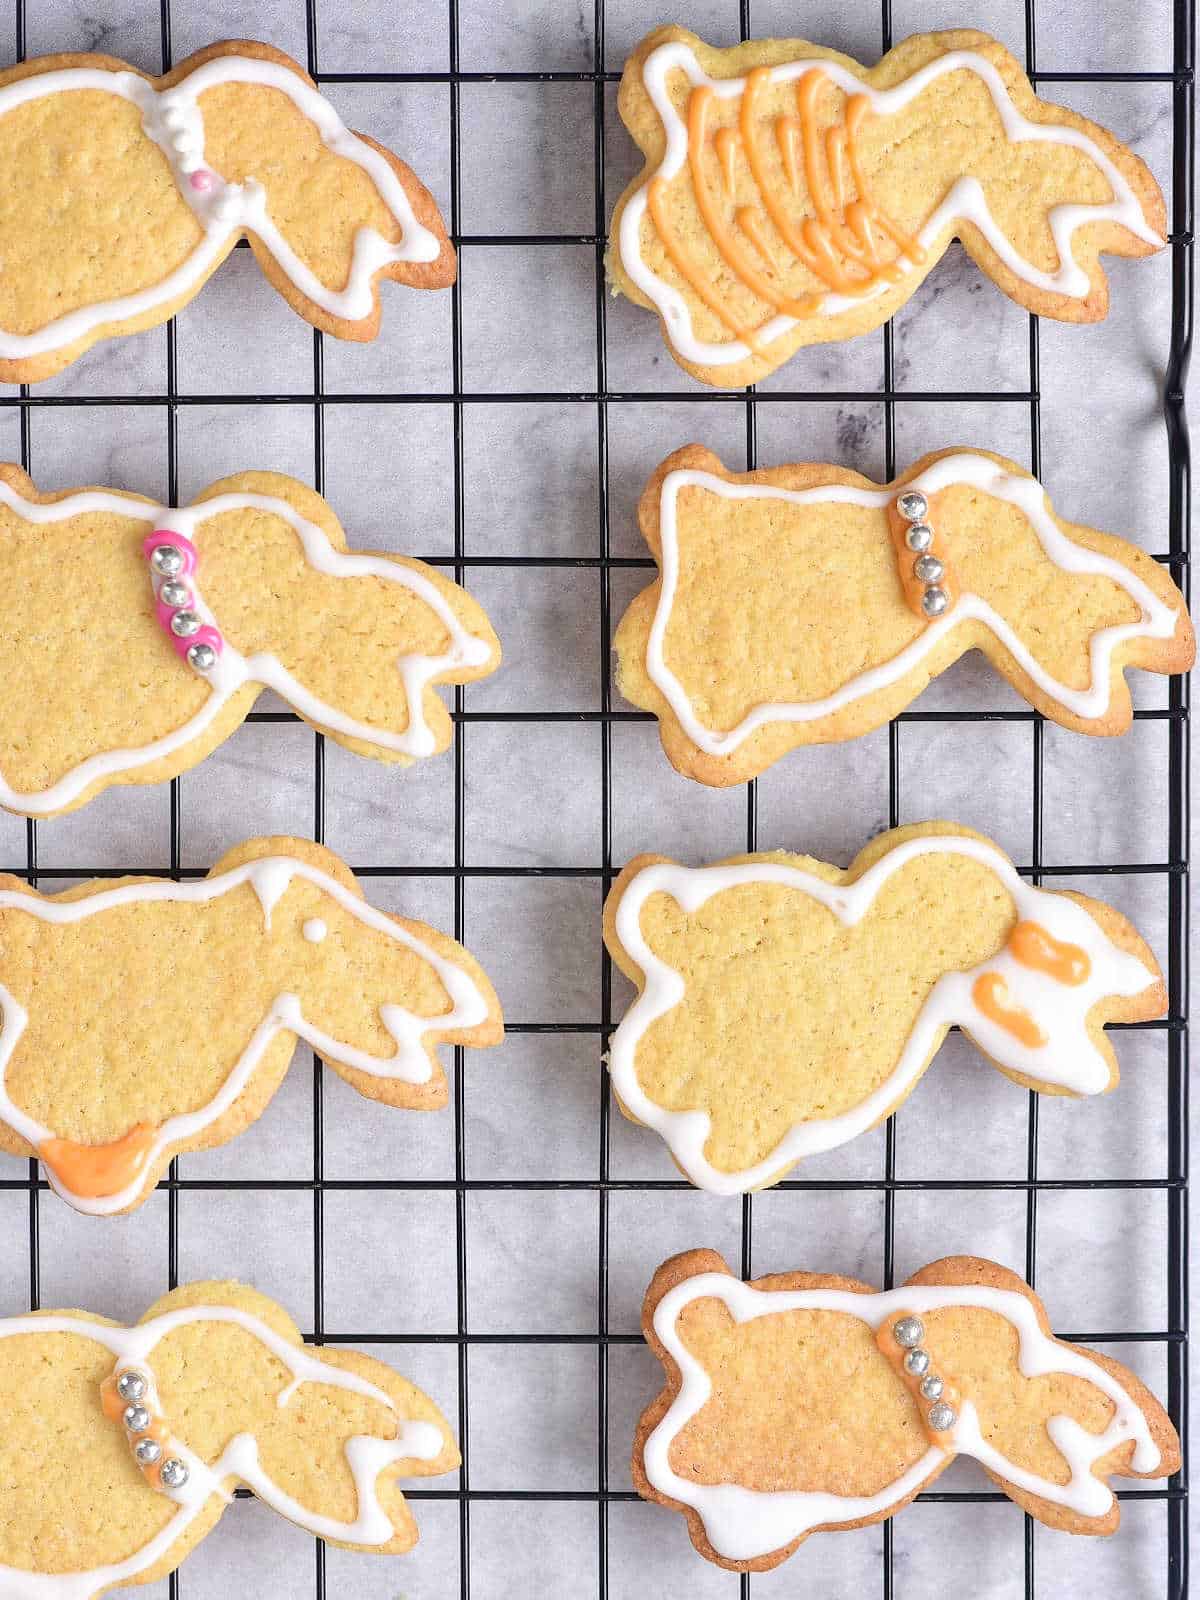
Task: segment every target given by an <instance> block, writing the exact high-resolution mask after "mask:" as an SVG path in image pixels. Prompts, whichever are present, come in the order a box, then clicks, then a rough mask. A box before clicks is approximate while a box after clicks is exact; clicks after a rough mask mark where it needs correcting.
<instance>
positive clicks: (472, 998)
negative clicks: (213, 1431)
mask: <svg viewBox="0 0 1200 1600" xmlns="http://www.w3.org/2000/svg"><path fill="white" fill-rule="evenodd" d="M293 878H302V879H303V880H304V881H305V882H307V883H313V884H316V885H317V887H318V888H319V889H320V890H321V891H322V893H324V894H327V895H329V897H330V898H331V899H332V900H335V901H336V902H337V904H338V905H339V906H340V907H341V908H342V910H343V911H347V912H349V914H350V915H351V916H352V917H354V918H355V919H356V921H358V922H361V923H362V924H363V925H364V926H365V927H368V928H371V929H372V930H373V931H374V932H376V933H382V934H385V935H386V936H387V937H388V938H389V939H394V940H395V941H396V943H397V944H401V945H404V946H405V947H406V948H407V949H409V950H411V951H413V952H414V953H415V954H416V955H418V956H419V957H420V958H421V960H422V961H425V962H427V963H428V964H429V966H430V967H432V968H433V970H434V972H435V973H436V974H437V976H438V979H439V980H440V982H441V984H442V986H443V988H444V989H445V990H446V993H447V994H448V995H449V996H450V1000H451V1009H450V1010H449V1011H446V1012H442V1013H441V1014H440V1015H438V1016H432V1017H423V1016H419V1015H418V1014H417V1013H416V1012H412V1011H408V1010H406V1009H405V1007H404V1006H400V1005H392V1004H388V1005H381V1006H380V1008H379V1020H380V1021H381V1022H382V1023H383V1025H384V1027H385V1028H386V1029H387V1031H388V1033H389V1034H391V1036H392V1038H393V1039H394V1040H395V1042H396V1048H395V1051H394V1052H393V1053H392V1054H391V1055H390V1056H373V1055H370V1054H368V1053H367V1052H366V1051H365V1050H358V1049H356V1048H355V1047H354V1046H353V1045H348V1044H346V1043H344V1042H343V1041H342V1040H340V1039H335V1038H333V1037H332V1035H330V1034H328V1033H325V1032H323V1031H322V1030H321V1029H320V1028H318V1027H316V1026H315V1025H314V1024H313V1023H311V1022H309V1021H308V1020H307V1019H306V1017H305V1015H304V1011H303V1006H302V1001H301V999H300V996H299V995H295V994H281V995H278V996H277V997H276V999H275V1000H274V1002H273V1004H272V1005H271V1007H270V1010H269V1011H268V1013H267V1015H266V1016H265V1017H264V1018H263V1020H262V1022H261V1023H260V1024H259V1026H258V1027H257V1028H256V1029H255V1031H254V1033H253V1035H252V1036H251V1039H250V1042H249V1044H248V1045H247V1046H246V1048H245V1050H244V1051H243V1052H242V1054H241V1056H240V1057H239V1059H238V1061H237V1062H236V1064H235V1065H234V1067H233V1069H232V1071H231V1072H230V1074H229V1076H228V1077H227V1078H226V1079H225V1082H224V1083H223V1084H222V1085H221V1088H220V1090H219V1091H218V1093H217V1094H216V1095H214V1097H213V1098H212V1099H211V1100H210V1101H209V1102H208V1104H207V1105H205V1106H201V1107H200V1109H199V1110H198V1111H187V1112H181V1113H180V1114H179V1115H178V1116H174V1117H168V1118H167V1120H166V1122H164V1123H163V1124H162V1126H161V1127H160V1128H159V1129H158V1130H157V1132H156V1134H155V1140H154V1144H153V1146H152V1148H151V1151H150V1153H149V1156H148V1157H147V1159H146V1162H145V1163H144V1166H143V1172H145V1171H149V1170H150V1169H151V1168H152V1167H153V1166H154V1164H155V1162H156V1161H157V1160H158V1158H159V1156H160V1155H161V1154H162V1152H163V1151H164V1150H165V1149H166V1148H167V1146H168V1145H170V1144H175V1143H180V1142H182V1141H184V1140H187V1139H191V1138H193V1137H194V1136H195V1135H196V1134H198V1133H200V1132H201V1131H202V1130H203V1129H204V1128H207V1127H209V1126H210V1125H211V1124H212V1123H213V1122H215V1121H216V1120H217V1118H218V1117H219V1116H221V1115H222V1113H223V1112H225V1111H226V1110H228V1108H229V1107H230V1106H231V1105H232V1104H233V1102H234V1101H235V1100H236V1099H237V1097H238V1095H239V1094H241V1092H242V1090H243V1089H244V1088H245V1087H246V1084H247V1083H248V1082H249V1079H250V1076H251V1074H252V1073H253V1071H254V1069H255V1067H256V1066H257V1065H258V1063H259V1061H260V1060H261V1059H262V1055H263V1052H264V1051H265V1050H266V1048H267V1046H268V1045H269V1044H270V1043H271V1041H272V1039H274V1038H275V1036H276V1034H278V1033H281V1032H284V1031H287V1032H289V1033H294V1034H296V1035H297V1036H298V1037H299V1038H301V1039H304V1040H306V1041H307V1042H308V1043H309V1044H310V1045H311V1046H312V1047H313V1049H314V1050H315V1051H316V1052H317V1054H318V1055H320V1056H323V1057H327V1058H328V1059H329V1060H331V1061H339V1062H341V1063H342V1065H343V1066H347V1067H354V1068H356V1069H357V1070H358V1071H359V1072H367V1073H370V1074H371V1076H372V1077H375V1078H399V1079H401V1080H402V1081H403V1082H405V1083H428V1081H429V1079H430V1077H431V1076H432V1072H433V1068H432V1066H431V1065H430V1061H429V1056H428V1053H427V1051H426V1048H425V1043H424V1036H425V1034H427V1033H430V1032H436V1033H439V1034H440V1033H446V1032H451V1031H457V1030H459V1029H464V1028H473V1027H477V1026H478V1025H479V1024H480V1023H482V1022H484V1021H486V1020H487V1016H488V1010H489V1007H488V1002H487V1000H486V999H485V998H484V996H483V994H482V993H481V992H480V990H479V988H478V986H477V985H476V983H475V981H474V979H473V978H472V977H471V976H470V975H469V974H468V973H467V972H465V971H464V970H463V968H462V967H460V966H457V965H456V964H455V963H454V962H453V961H450V960H448V959H447V958H446V957H445V956H442V955H439V954H438V952H437V951H436V950H434V949H433V948H432V947H431V946H430V945H428V944H426V943H425V942H424V941H423V940H421V939H418V938H417V937H416V935H415V934H412V933H410V932H409V931H408V929H407V928H405V927H402V926H401V924H400V923H398V922H397V921H396V920H395V919H394V918H392V917H389V916H387V915H386V914H385V913H384V912H382V911H377V910H376V909H375V907H374V906H372V905H368V903H367V902H366V901H365V900H362V899H360V898H359V897H358V895H356V894H354V893H352V892H351V890H349V889H348V888H347V887H346V886H345V884H343V883H339V882H338V880H337V879H336V878H333V877H330V875H329V874H328V873H326V872H322V871H320V869H319V868H317V867H311V866H309V865H308V863H307V862H304V861H298V860H296V859H295V858H294V857H291V856H265V857H262V858H260V859H258V860H255V861H247V862H243V864H242V865H241V866H240V867H233V868H231V869H230V870H229V871H228V872H222V873H220V874H218V876H217V877H215V878H202V879H199V880H197V881H196V882H192V883H172V882H169V881H167V880H165V879H153V880H151V881H150V882H148V883H128V884H122V885H120V886H119V887H117V888H115V889H101V890H99V891H98V892H97V893H95V894H90V895H87V896H86V897H85V898H83V899H81V900H66V901H64V900H40V899H37V898H36V897H35V896H34V895H32V894H25V893H21V892H18V891H15V890H12V889H6V890H2V891H0V910H16V911H20V912H23V913H25V914H26V915H28V916H31V917H36V918H38V919H39V920H40V921H42V922H53V923H70V922H82V921H83V920H84V919H85V918H87V917H91V916H95V915H97V914H98V913H100V912H103V911H111V910H112V909H113V908H114V907H117V906H127V905H142V904H146V903H151V902H155V901H163V900H167V901H172V902H183V903H185V904H191V905H196V904H203V903H204V902H206V901H209V900H215V899H218V898H219V897H220V896H221V895H225V894H228V893H229V892H230V891H231V890H233V889H236V888H238V887H239V885H241V884H249V885H250V886H251V888H253V889H254V890H255V892H256V893H257V894H258V897H259V900H260V902H261V903H262V906H263V921H264V925H265V926H266V927H267V928H269V927H270V911H271V907H272V906H273V905H274V904H275V903H276V901H277V900H278V898H279V895H280V894H281V893H282V892H283V889H285V888H286V887H287V885H288V883H290V882H291V880H292V879H293ZM0 1009H2V1011H3V1022H2V1023H0V1120H2V1121H4V1122H6V1123H7V1124H8V1126H9V1127H10V1128H12V1129H13V1130H14V1131H15V1132H16V1133H18V1134H19V1135H20V1136H21V1138H22V1139H26V1140H28V1142H29V1143H30V1144H31V1145H34V1146H38V1145H40V1144H41V1143H42V1142H43V1141H44V1140H46V1139H50V1138H53V1137H54V1130H53V1129H51V1128H47V1127H46V1126H44V1125H43V1124H42V1123H40V1122H38V1121H37V1120H36V1118H34V1117H32V1116H30V1115H29V1114H28V1113H27V1112H25V1111H23V1110H22V1109H21V1108H20V1106H18V1105H17V1104H16V1103H15V1102H14V1101H13V1099H12V1098H11V1096H10V1095H9V1093H8V1090H7V1087H6V1086H5V1081H4V1080H5V1075H6V1073H7V1070H8V1063H9V1061H10V1060H11V1059H12V1055H13V1052H14V1050H15V1049H16V1047H17V1043H18V1041H19V1040H20V1037H21V1035H22V1033H24V1031H25V1027H26V1024H27V1023H28V1020H29V1015H28V1012H27V1011H26V1010H25V1008H24V1006H23V1005H22V1004H21V1003H20V1001H19V1000H17V999H16V997H15V996H14V995H12V994H10V993H9V991H8V990H7V989H6V988H5V987H4V985H3V984H0ZM47 1176H48V1177H49V1180H50V1184H51V1186H52V1187H53V1188H54V1189H55V1190H57V1192H58V1193H59V1194H60V1195H62V1197H63V1199H64V1200H67V1201H68V1202H69V1203H70V1204H71V1205H73V1206H74V1207H75V1209H76V1210H77V1211H86V1212H90V1213H91V1214H92V1215H95V1216H107V1215H111V1214H112V1213H113V1212H116V1211H121V1210H123V1209H124V1207H125V1206H128V1205H130V1204H132V1203H133V1201H134V1200H136V1199H137V1197H138V1195H139V1193H140V1192H141V1190H142V1187H143V1182H144V1178H143V1177H142V1176H139V1177H138V1178H136V1179H135V1180H134V1181H133V1182H132V1183H130V1184H128V1185H127V1186H126V1187H125V1188H124V1189H122V1190H120V1192H119V1193H117V1194H111V1195H102V1196H97V1197H92V1198H88V1197H85V1196H83V1195H77V1194H75V1193H74V1192H73V1191H71V1190H69V1189H67V1188H65V1187H64V1186H63V1185H62V1184H61V1183H60V1181H59V1180H58V1178H57V1177H56V1175H55V1173H54V1172H53V1171H52V1170H50V1169H47Z"/></svg>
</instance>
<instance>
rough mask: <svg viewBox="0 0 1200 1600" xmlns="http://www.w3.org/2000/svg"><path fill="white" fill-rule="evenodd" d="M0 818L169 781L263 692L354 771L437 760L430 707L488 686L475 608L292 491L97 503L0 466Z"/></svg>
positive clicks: (214, 492) (254, 477) (266, 486)
mask: <svg viewBox="0 0 1200 1600" xmlns="http://www.w3.org/2000/svg"><path fill="white" fill-rule="evenodd" d="M0 592H3V593H4V594H7V595H10V596H19V598H20V604H17V605H9V606H6V607H5V609H4V621H3V624H2V625H0V676H2V677H3V679H4V681H5V684H6V690H5V695H4V703H3V707H2V708H0V804H2V805H4V806H6V807H8V809H9V810H12V811H18V812H23V813H25V814H27V815H29V816H51V815H56V814H57V813H59V812H63V811H71V810H73V809H74V808H75V807H76V806H80V805H82V804H83V803H84V802H85V801H87V800H89V799H91V797H92V796H93V795H95V794H98V793H99V792H100V791H101V790H102V789H104V788H106V787H107V786H108V785H109V784H110V783H161V782H162V781H164V780H165V779H167V778H173V777H175V776H176V775H177V774H179V773H181V772H184V771H186V770H187V768H188V767H191V766H193V765H194V764H195V763H196V762H197V761H200V760H201V759H202V758H203V757H204V756H206V755H207V754H208V753H209V752H210V751H211V750H214V749H215V748H216V747H217V745H219V744H220V743H221V741H222V740H224V739H226V738H228V736H229V735H230V734H231V733H232V732H233V731H234V730H235V729H236V728H237V727H238V726H240V724H241V722H242V720H243V718H244V717H245V716H246V715H247V714H248V713H249V711H250V709H251V707H252V706H253V704H254V702H255V700H256V698H257V697H258V695H259V694H260V692H261V691H262V690H263V689H264V688H269V689H273V690H275V692H276V693H277V694H279V695H281V696H282V697H283V699H285V700H287V701H288V702H289V704H290V705H292V706H293V707H294V709H295V710H296V711H297V712H298V713H299V714H300V716H302V717H303V718H304V719H305V721H307V722H310V723H312V725H313V726H314V727H316V728H319V729H320V730H321V731H322V732H323V733H327V734H328V735H329V736H330V737H331V738H333V739H336V740H337V741H338V742H339V743H340V744H344V745H345V746H346V747H347V749H350V750H353V751H355V752H356V753H358V754H361V755H369V756H374V757H375V758H376V759H377V760H380V761H389V762H397V763H400V764H403V765H408V764H409V763H410V762H412V761H413V760H415V759H417V758H419V757H423V756H429V755H433V754H434V753H436V752H437V751H440V750H444V749H445V748H446V746H447V745H448V744H449V742H450V737H451V732H452V725H451V721H450V717H449V715H448V714H447V711H446V708H445V706H444V705H443V704H442V702H441V700H440V699H439V698H438V696H437V695H436V694H435V693H434V687H433V686H434V685H435V684H439V683H469V682H472V681H473V680H475V679H477V678H481V677H485V676H486V675H487V674H488V673H490V672H492V671H494V670H495V668H496V666H497V665H498V663H499V661H500V646H499V644H498V643H497V640H496V636H495V634H494V633H493V631H492V628H491V626H490V624H489V623H488V620H487V617H486V616H485V615H484V613H483V611H482V609H481V608H480V607H479V606H478V605H477V604H476V603H475V601H474V600H472V599H471V597H470V596H469V595H468V594H466V593H465V592H464V591H463V590H462V589H461V588H460V587H459V586H458V585H457V584H456V583H454V582H453V580H452V579H450V578H448V577H445V576H444V575H443V574H442V573H440V572H438V571H436V570H435V569H434V568H432V567H429V566H426V565H425V564H424V563H423V562H420V561H411V560H407V559H405V558H404V557H400V556H391V555H383V554H368V553H359V552H353V553H352V552H350V551H347V549H346V536H345V534H344V533H343V532H342V528H341V525H340V523H339V522H338V520H337V518H336V517H335V516H334V514H333V512H332V511H331V510H330V508H329V506H328V505H327V504H326V503H325V501H324V500H323V499H322V498H321V496H320V495H319V494H315V493H314V492H313V491H312V490H311V489H308V488H306V487H305V485H304V484H302V483H298V482H297V481H296V480H295V479H294V478H287V477H284V476H283V475H282V474H280V473H273V472H241V473H237V474H236V475H235V476H233V477H230V478H223V479H222V480H221V481H220V482H219V483H214V484H213V485H212V486H211V487H210V488H208V489H206V490H205V491H204V493H203V494H202V495H201V496H200V497H199V499H198V500H196V501H194V502H193V504H192V505H190V506H188V507H186V508H185V509H183V510H178V509H172V508H170V507H167V506H162V505H156V504H155V503H154V502H153V501H151V500H146V499H143V498H142V497H141V496H140V495H133V494H119V493H116V492H113V491H110V490H104V489H84V490H81V491H78V492H68V493H65V494H47V495H43V494H39V493H38V491H37V489H36V488H35V487H34V485H33V483H32V482H31V481H30V479H29V478H28V477H26V475H25V473H24V472H22V471H21V469H20V468H19V467H14V466H0Z"/></svg>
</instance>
